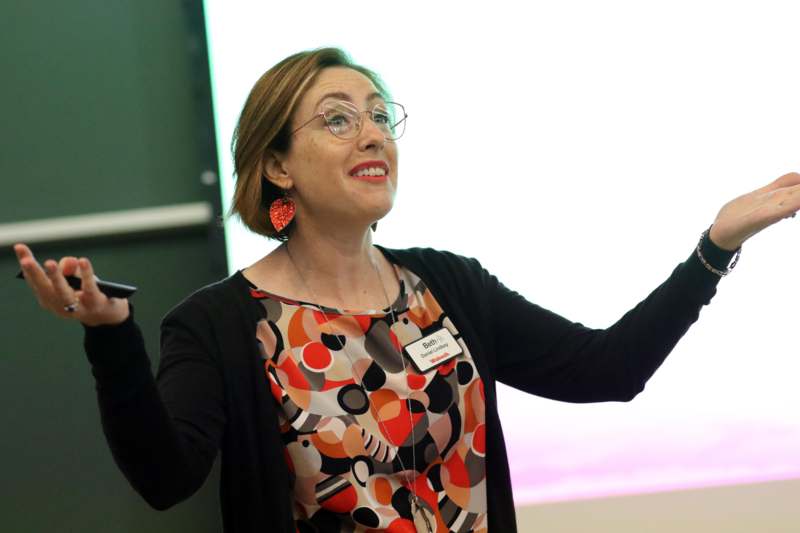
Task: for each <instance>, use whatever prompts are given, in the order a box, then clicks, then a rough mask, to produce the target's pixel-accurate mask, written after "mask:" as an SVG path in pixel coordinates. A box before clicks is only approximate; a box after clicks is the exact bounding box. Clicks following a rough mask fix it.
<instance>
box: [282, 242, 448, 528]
mask: <svg viewBox="0 0 800 533" xmlns="http://www.w3.org/2000/svg"><path fill="white" fill-rule="evenodd" d="M283 247H284V249H285V250H286V255H288V256H289V261H290V262H291V263H292V266H293V267H294V269H295V271H297V275H298V277H299V278H300V281H301V282H302V283H303V285H304V287H305V289H306V291H307V292H308V293H309V294H310V295H311V297H312V298H313V299H314V300H316V301H317V302H319V301H320V300H319V298H317V295H316V294H315V293H314V291H313V290H312V289H311V286H310V285H309V284H308V282H307V281H306V278H305V276H303V273H302V272H301V271H300V268H299V267H298V266H297V263H296V262H295V260H294V257H293V256H292V253H291V252H290V251H289V244H288V243H284V245H283ZM369 262H370V264H371V265H372V268H373V270H375V275H376V276H377V277H378V282H379V283H380V286H381V290H382V291H383V297H384V298H385V299H386V305H387V306H388V308H389V314H390V316H391V317H392V323H391V325H390V327H389V329H390V330H391V326H394V325H395V324H396V323H397V316H396V315H395V310H394V306H393V305H392V303H391V301H390V300H389V294H388V293H387V292H386V286H385V285H384V283H383V278H382V277H381V274H380V271H378V265H377V264H376V263H375V261H373V260H372V257H370V261H369ZM313 305H314V306H315V307H316V308H317V309H319V312H320V313H322V316H323V317H324V318H325V321H326V322H330V318H328V314H327V313H326V312H325V310H324V309H323V308H322V305H321V304H320V303H316V304H313ZM334 338H336V342H337V343H338V344H339V348H341V350H342V351H343V352H344V354H345V355H346V356H347V359H349V360H350V364H351V365H352V366H353V367H354V366H355V362H354V361H353V358H352V357H351V356H350V352H349V351H348V350H347V348H346V347H345V343H344V342H342V341H341V340H340V339H339V336H338V335H334ZM398 355H399V356H400V362H401V364H402V365H403V378H404V381H405V386H406V399H405V402H406V409H407V410H408V421H409V424H410V425H411V469H412V470H413V472H414V473H415V474H416V466H417V456H416V451H415V447H416V436H415V435H414V417H413V415H412V414H411V402H410V400H409V396H410V395H411V387H410V386H409V384H408V370H407V368H406V361H405V358H404V357H403V354H402V352H400V353H399V354H398ZM353 377H355V374H353ZM358 386H359V387H360V388H361V391H362V392H363V393H364V396H367V391H366V390H365V389H364V384H363V382H362V380H361V379H360V378H359V380H358ZM367 405H369V409H370V411H371V412H372V415H373V416H374V417H375V420H376V421H377V422H378V424H379V425H380V427H381V428H383V431H384V433H386V435H387V436H388V435H389V431H388V430H387V429H386V426H385V425H384V424H383V422H382V421H381V419H380V417H379V416H378V414H377V413H376V412H375V411H374V409H373V407H372V403H371V402H370V401H369V396H367ZM399 452H400V449H399V447H398V453H397V456H396V457H397V460H398V461H400V466H401V467H402V468H403V472H408V468H406V465H405V464H404V463H403V458H402V457H400V453H399ZM405 478H406V483H408V486H409V488H410V489H411V497H412V499H413V502H410V503H411V512H412V513H413V512H414V507H415V506H416V507H417V510H419V512H420V513H421V514H422V516H423V517H424V520H425V524H426V529H428V531H433V530H432V527H431V524H430V522H429V520H428V517H427V516H426V514H425V511H424V510H423V509H422V506H421V505H420V503H419V496H417V491H416V488H415V487H414V482H413V480H412V479H411V477H410V476H409V475H408V474H407V473H406V474H405Z"/></svg>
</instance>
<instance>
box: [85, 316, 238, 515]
mask: <svg viewBox="0 0 800 533" xmlns="http://www.w3.org/2000/svg"><path fill="white" fill-rule="evenodd" d="M210 331H211V328H210V327H209V324H208V323H207V321H204V316H203V313H202V311H201V309H200V307H199V306H196V305H193V304H192V303H191V301H187V302H184V303H183V304H181V305H180V306H178V307H177V308H176V309H174V310H173V311H172V312H170V313H169V314H168V315H167V316H166V317H165V318H164V320H163V322H162V329H161V363H160V365H159V370H158V376H157V378H156V377H154V376H153V373H152V372H151V370H150V360H149V358H148V356H147V353H146V351H145V346H144V340H143V338H142V334H141V331H140V329H139V327H138V325H137V324H136V322H135V321H134V319H133V313H131V316H130V317H129V318H128V319H127V320H126V321H125V322H123V323H122V324H120V325H118V326H99V327H85V336H84V347H85V349H86V353H87V356H88V359H89V362H90V363H91V365H92V373H93V375H94V377H95V381H96V389H97V399H98V403H99V407H100V418H101V423H102V427H103V431H104V433H105V435H106V439H107V441H108V444H109V448H110V449H111V453H112V455H113V457H114V460H115V461H116V463H117V465H118V466H119V468H120V469H121V470H122V472H123V473H124V474H125V476H126V477H127V479H128V481H129V482H130V483H131V485H132V486H133V487H134V489H135V490H136V491H137V492H139V494H141V495H142V497H143V498H144V499H145V501H147V503H148V504H150V505H151V506H152V507H154V508H156V509H160V510H161V509H166V508H168V507H171V506H172V505H174V504H176V503H178V502H180V501H182V500H184V499H186V498H188V497H189V496H191V495H192V494H194V493H195V492H196V491H197V489H199V488H200V486H201V485H202V484H203V482H204V481H205V479H206V478H207V477H208V473H209V471H210V469H211V466H212V465H213V462H214V458H215V456H216V454H217V450H218V449H219V446H220V442H221V439H222V433H223V430H224V427H225V405H224V390H223V380H222V376H221V372H220V371H219V368H218V366H217V364H216V362H215V360H214V359H213V358H212V357H211V354H210V350H209V347H210V346H211V345H212V343H211V340H210V338H209V336H210V335H211V334H210V333H209V332H210Z"/></svg>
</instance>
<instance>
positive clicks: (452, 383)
mask: <svg viewBox="0 0 800 533" xmlns="http://www.w3.org/2000/svg"><path fill="white" fill-rule="evenodd" d="M394 269H395V272H396V274H397V277H398V280H399V281H400V295H399V296H398V298H397V300H396V301H395V302H394V303H393V304H392V310H394V313H391V312H390V310H389V309H383V310H369V311H352V310H337V309H331V308H326V307H323V308H322V311H320V308H319V307H318V306H316V305H313V304H309V303H306V302H299V301H296V300H291V299H287V298H284V297H281V296H278V295H275V294H271V293H268V292H266V291H263V290H259V289H258V288H256V287H252V288H251V290H250V293H251V296H252V297H253V298H255V299H257V300H258V301H259V302H260V304H261V305H262V306H263V308H264V315H263V318H262V319H261V320H260V321H259V323H258V327H257V329H256V335H257V338H258V343H259V348H260V350H261V354H262V356H263V358H264V370H265V372H266V375H267V378H268V380H267V381H268V383H269V387H270V389H271V392H272V396H273V397H274V398H275V400H276V402H277V403H278V405H279V420H280V423H281V428H280V431H281V435H282V437H283V442H284V444H285V446H286V448H285V454H284V456H285V459H286V462H287V464H288V466H289V471H290V472H291V474H292V482H293V487H292V490H293V498H292V501H293V511H294V517H295V523H296V525H297V530H298V531H299V532H300V533H305V532H311V531H326V532H327V531H341V532H369V531H376V530H377V531H390V532H396V533H405V532H409V533H410V532H413V531H415V529H414V524H413V521H412V520H413V517H412V515H411V505H410V503H409V497H410V495H411V491H412V490H413V491H414V493H415V494H416V495H417V496H418V498H420V499H421V500H422V504H423V506H425V507H426V508H427V509H428V511H430V512H431V513H432V514H433V517H434V520H435V523H434V524H432V525H433V527H434V531H436V532H437V533H444V532H449V531H455V532H469V531H475V532H485V531H486V529H487V524H488V520H487V515H486V468H485V464H484V456H485V447H486V434H485V425H484V420H485V416H484V415H485V410H484V406H485V400H484V391H483V382H482V381H481V379H480V377H479V376H478V373H477V371H476V369H475V364H474V363H473V361H472V357H471V356H470V353H469V350H468V349H467V346H466V345H465V343H464V341H463V339H462V338H461V336H460V334H459V332H458V330H456V328H455V326H454V325H453V323H452V322H451V321H450V319H449V318H448V317H447V315H445V314H444V312H443V311H442V308H441V307H440V306H439V303H438V302H437V301H436V299H435V298H434V297H433V295H432V294H431V292H430V291H429V290H428V288H427V287H426V286H425V284H424V283H423V282H422V281H421V280H420V279H419V278H418V277H417V276H416V275H414V274H413V273H412V272H410V271H409V270H407V269H405V268H403V267H401V266H398V265H394ZM393 315H394V317H393ZM393 319H394V320H396V322H395V321H393ZM442 328H446V329H447V330H449V332H450V333H451V334H452V335H453V337H454V338H455V339H456V341H457V342H458V344H459V346H460V347H461V349H462V353H461V354H460V355H458V356H457V357H455V358H454V359H450V360H448V361H446V362H444V363H441V364H440V365H439V366H437V367H435V368H433V369H430V370H428V371H427V372H425V373H420V372H418V371H417V370H416V369H415V367H414V366H413V365H412V364H411V361H410V360H409V358H408V357H407V356H401V350H402V348H403V347H404V346H406V345H408V344H409V343H412V342H414V341H417V340H419V339H421V338H423V337H426V336H427V335H430V334H431V333H434V332H436V331H439V330H441V329H442ZM404 363H405V364H404ZM404 367H405V370H404ZM412 420H413V430H412ZM409 480H411V483H409ZM412 485H413V487H412Z"/></svg>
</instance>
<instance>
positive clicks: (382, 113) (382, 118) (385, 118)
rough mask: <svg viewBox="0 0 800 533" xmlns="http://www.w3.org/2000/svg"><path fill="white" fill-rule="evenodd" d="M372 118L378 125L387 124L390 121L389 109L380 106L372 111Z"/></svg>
mask: <svg viewBox="0 0 800 533" xmlns="http://www.w3.org/2000/svg"><path fill="white" fill-rule="evenodd" d="M372 120H373V121H374V122H375V124H378V125H380V126H388V125H389V124H390V123H391V118H390V117H389V111H387V110H386V109H382V108H380V107H378V108H375V110H373V111H372Z"/></svg>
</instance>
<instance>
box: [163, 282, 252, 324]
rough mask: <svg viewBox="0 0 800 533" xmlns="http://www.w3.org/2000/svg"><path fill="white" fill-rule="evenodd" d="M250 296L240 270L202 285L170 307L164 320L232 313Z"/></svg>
mask: <svg viewBox="0 0 800 533" xmlns="http://www.w3.org/2000/svg"><path fill="white" fill-rule="evenodd" d="M248 298H249V287H248V285H247V280H245V278H244V277H243V276H242V275H241V273H239V272H235V273H234V274H232V275H231V276H229V277H227V278H225V279H222V280H219V281H217V282H214V283H211V284H209V285H206V286H204V287H201V288H199V289H197V290H196V291H194V292H193V293H191V294H190V295H189V296H187V297H186V298H184V299H183V300H182V301H181V302H179V303H178V304H177V305H175V306H174V307H173V308H172V309H170V310H169V311H168V312H167V314H166V316H165V317H164V320H168V319H170V318H175V317H187V318H195V319H197V318H200V317H204V318H208V317H223V316H226V315H229V314H232V313H231V311H232V310H233V309H236V308H239V307H241V308H243V307H244V306H246V303H247V301H248Z"/></svg>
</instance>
